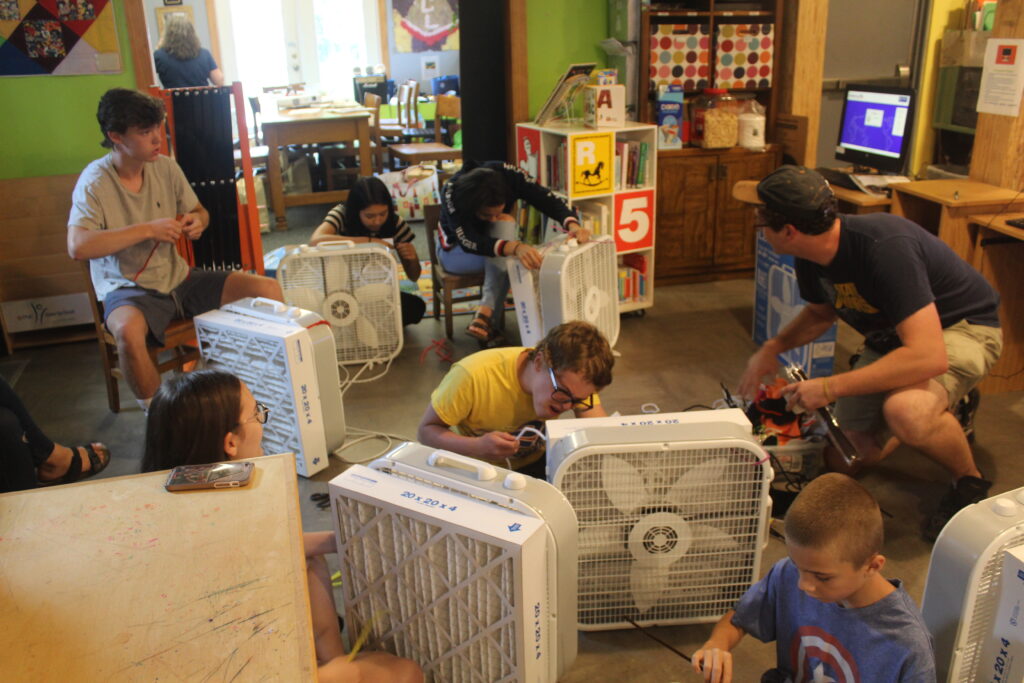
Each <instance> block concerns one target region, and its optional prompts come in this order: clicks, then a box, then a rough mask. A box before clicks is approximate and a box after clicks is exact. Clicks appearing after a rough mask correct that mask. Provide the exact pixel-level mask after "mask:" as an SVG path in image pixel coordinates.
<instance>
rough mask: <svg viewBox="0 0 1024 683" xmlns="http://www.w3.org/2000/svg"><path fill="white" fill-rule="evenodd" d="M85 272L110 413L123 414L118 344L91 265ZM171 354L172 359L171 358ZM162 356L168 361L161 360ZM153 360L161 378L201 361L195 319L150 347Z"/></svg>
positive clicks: (176, 325)
mask: <svg viewBox="0 0 1024 683" xmlns="http://www.w3.org/2000/svg"><path fill="white" fill-rule="evenodd" d="M83 272H84V273H85V281H86V283H87V286H88V293H89V304H90V306H91V307H92V320H93V325H94V326H95V328H96V341H97V343H98V344H99V346H100V358H101V359H102V360H103V379H104V381H105V382H106V383H107V405H109V406H110V412H112V413H119V412H121V395H120V391H119V388H118V384H117V380H118V379H120V378H121V377H122V373H121V368H120V366H119V365H118V358H117V341H116V340H115V339H114V335H112V334H110V332H108V331H107V328H106V326H105V325H104V324H103V309H102V306H103V304H102V303H100V302H99V301H97V299H96V290H95V289H94V288H93V286H92V277H91V276H90V274H89V263H88V262H85V263H83ZM167 354H170V357H167ZM161 355H163V356H164V360H162V361H161V360H160V357H161ZM149 357H150V359H151V360H152V361H153V364H154V365H155V366H156V370H157V372H159V373H160V374H161V375H162V374H163V373H165V372H167V371H168V370H174V371H176V372H183V371H184V369H185V365H186V364H187V363H191V362H193V361H198V360H199V343H198V342H197V341H196V328H195V325H193V323H192V319H191V318H178V319H175V320H172V321H171V324H170V325H168V326H167V330H166V331H165V332H164V345H163V346H150V347H149Z"/></svg>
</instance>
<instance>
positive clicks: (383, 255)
mask: <svg viewBox="0 0 1024 683" xmlns="http://www.w3.org/2000/svg"><path fill="white" fill-rule="evenodd" d="M277 281H278V282H279V283H280V284H281V289H282V291H284V300H285V301H286V302H288V303H289V304H291V305H293V306H298V307H300V308H304V309H306V310H310V311H315V312H317V313H319V314H320V315H322V316H323V317H324V319H325V320H326V321H327V322H328V324H330V326H331V331H332V332H333V334H334V341H335V346H336V349H337V354H338V362H339V363H341V364H342V365H349V364H355V363H374V362H379V363H383V362H387V361H389V360H391V359H392V358H394V357H395V356H397V355H398V354H399V352H401V350H402V340H403V335H402V307H401V297H400V290H399V285H398V282H399V281H398V263H397V262H396V261H395V258H394V257H393V256H392V255H391V253H390V252H389V251H388V248H387V247H385V246H384V245H382V244H370V243H364V244H354V243H353V242H348V241H338V242H328V243H323V244H320V245H318V246H316V247H310V246H306V245H301V246H298V247H289V248H288V249H287V250H286V253H285V256H284V257H283V258H282V259H281V263H280V265H279V266H278V268H277Z"/></svg>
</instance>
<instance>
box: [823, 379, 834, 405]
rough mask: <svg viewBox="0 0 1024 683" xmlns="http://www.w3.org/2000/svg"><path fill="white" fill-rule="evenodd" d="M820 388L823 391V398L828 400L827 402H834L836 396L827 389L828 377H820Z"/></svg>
mask: <svg viewBox="0 0 1024 683" xmlns="http://www.w3.org/2000/svg"><path fill="white" fill-rule="evenodd" d="M821 388H822V389H823V390H824V392H825V400H826V401H828V402H829V403H835V402H836V398H835V396H833V395H832V392H831V391H829V389H828V377H823V378H822V380H821Z"/></svg>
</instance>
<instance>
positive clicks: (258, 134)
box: [248, 97, 263, 147]
mask: <svg viewBox="0 0 1024 683" xmlns="http://www.w3.org/2000/svg"><path fill="white" fill-rule="evenodd" d="M248 99H249V110H250V111H251V112H252V137H253V140H254V141H255V142H256V146H257V147H259V146H260V145H262V144H263V122H262V121H261V119H262V118H263V117H262V114H261V112H260V98H258V97H250V98H248Z"/></svg>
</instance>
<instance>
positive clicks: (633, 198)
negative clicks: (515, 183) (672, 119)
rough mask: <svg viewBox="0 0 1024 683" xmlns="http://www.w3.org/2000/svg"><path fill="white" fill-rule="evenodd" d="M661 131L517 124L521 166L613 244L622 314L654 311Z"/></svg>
mask: <svg viewBox="0 0 1024 683" xmlns="http://www.w3.org/2000/svg"><path fill="white" fill-rule="evenodd" d="M656 132H657V128H656V127H655V126H653V125H649V124H643V123H633V122H627V123H626V124H625V125H624V126H622V127H619V128H585V127H583V126H580V125H578V124H568V123H557V122H556V123H551V124H547V125H543V126H538V125H536V124H532V123H520V124H516V163H517V164H518V165H519V167H520V168H522V169H523V170H525V171H526V172H527V174H529V175H530V176H531V177H532V178H533V179H534V180H535V181H536V182H537V183H539V184H540V185H543V186H545V187H548V188H550V189H551V190H552V191H553V192H555V193H556V194H558V195H560V196H562V197H564V198H565V199H566V200H567V201H568V202H569V204H570V205H572V206H573V208H575V209H576V210H577V212H578V213H579V214H580V222H581V223H582V224H583V226H584V227H586V228H588V229H590V231H591V232H592V233H593V234H595V235H612V236H613V237H614V238H615V249H616V252H617V253H618V261H619V311H620V312H622V313H628V312H631V311H643V310H644V309H647V308H650V307H651V306H652V305H653V304H654V236H655V226H654V222H655V221H654V217H655V200H656V196H655V189H656V185H657V175H658V169H657V165H658V162H657V157H658V155H657V138H656ZM545 232H546V231H545ZM539 241H542V238H541V240H539Z"/></svg>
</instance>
